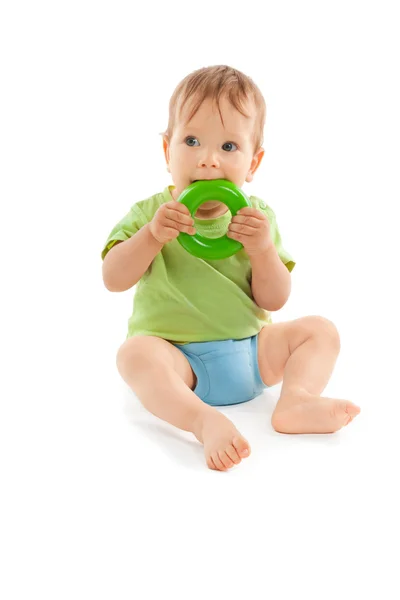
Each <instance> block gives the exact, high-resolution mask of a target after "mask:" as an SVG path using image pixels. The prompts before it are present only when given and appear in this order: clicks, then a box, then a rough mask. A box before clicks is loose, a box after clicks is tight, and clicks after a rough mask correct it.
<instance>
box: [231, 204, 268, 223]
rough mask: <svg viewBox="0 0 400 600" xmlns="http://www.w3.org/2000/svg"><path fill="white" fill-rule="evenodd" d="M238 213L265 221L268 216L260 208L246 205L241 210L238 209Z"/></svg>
mask: <svg viewBox="0 0 400 600" xmlns="http://www.w3.org/2000/svg"><path fill="white" fill-rule="evenodd" d="M236 215H238V216H242V215H243V216H249V217H255V218H256V219H259V220H261V221H264V220H265V219H266V218H267V217H266V216H265V215H264V213H262V212H261V211H260V210H258V208H253V207H252V206H245V207H244V208H241V209H240V210H238V211H237V213H236ZM236 215H235V216H236Z"/></svg>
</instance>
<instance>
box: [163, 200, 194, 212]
mask: <svg viewBox="0 0 400 600" xmlns="http://www.w3.org/2000/svg"><path fill="white" fill-rule="evenodd" d="M165 206H167V207H168V208H172V209H173V210H178V211H179V212H181V213H183V214H185V215H190V210H189V209H188V207H187V206H186V205H185V204H182V202H177V201H176V200H171V201H170V202H167V203H166V204H165Z"/></svg>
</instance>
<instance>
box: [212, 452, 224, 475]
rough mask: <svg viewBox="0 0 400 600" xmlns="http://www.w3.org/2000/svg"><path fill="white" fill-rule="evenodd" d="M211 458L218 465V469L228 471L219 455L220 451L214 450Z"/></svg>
mask: <svg viewBox="0 0 400 600" xmlns="http://www.w3.org/2000/svg"><path fill="white" fill-rule="evenodd" d="M211 458H212V460H213V463H214V465H215V466H216V468H217V470H218V471H226V467H225V465H224V464H223V463H222V462H221V459H220V458H219V456H218V452H213V453H212V454H211Z"/></svg>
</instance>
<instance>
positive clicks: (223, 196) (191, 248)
mask: <svg viewBox="0 0 400 600" xmlns="http://www.w3.org/2000/svg"><path fill="white" fill-rule="evenodd" d="M209 200H217V201H219V202H223V204H226V206H227V207H228V208H229V210H230V211H231V214H232V217H234V216H235V215H236V213H237V212H238V210H240V209H241V208H244V207H246V206H250V207H251V206H252V204H251V202H250V200H249V199H248V198H247V196H246V195H245V194H244V193H243V192H242V190H241V189H240V188H238V187H237V186H236V185H235V184H234V183H232V182H231V181H228V180H227V179H213V180H211V181H195V182H194V183H192V184H190V185H189V186H188V187H187V188H186V189H184V190H183V192H182V193H181V195H180V196H179V198H178V202H182V204H184V205H185V206H187V207H188V209H189V210H190V214H191V215H192V217H194V216H195V214H196V212H197V209H198V208H199V206H200V205H201V204H203V203H204V202H208V201H209ZM177 240H178V242H179V243H180V244H181V245H182V246H183V247H184V248H185V250H187V252H190V254H193V256H197V257H198V258H205V259H208V260H218V259H221V258H228V257H229V256H232V255H233V254H236V252H239V250H241V249H242V248H243V245H242V244H241V243H240V242H238V241H237V240H232V239H231V238H228V236H227V235H226V234H225V235H223V236H221V237H219V238H216V239H211V238H208V237H204V236H203V235H200V234H199V233H195V234H194V235H190V234H188V233H180V234H179V235H178V237H177Z"/></svg>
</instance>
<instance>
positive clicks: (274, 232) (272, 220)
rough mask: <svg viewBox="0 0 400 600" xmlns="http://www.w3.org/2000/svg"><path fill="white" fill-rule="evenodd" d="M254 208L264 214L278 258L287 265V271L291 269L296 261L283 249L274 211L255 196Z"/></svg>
mask: <svg viewBox="0 0 400 600" xmlns="http://www.w3.org/2000/svg"><path fill="white" fill-rule="evenodd" d="M255 206H256V208H258V210H260V211H261V212H262V213H263V214H264V215H266V217H267V219H268V221H269V225H270V232H271V237H272V241H273V242H274V245H275V248H276V250H277V252H278V255H279V258H280V259H281V261H282V262H283V264H284V265H285V266H286V267H287V269H288V271H289V272H291V271H293V269H294V267H295V265H296V263H295V261H294V260H293V258H292V256H291V255H290V254H289V252H287V250H285V248H284V247H283V243H282V237H281V234H280V231H279V228H278V224H277V222H276V216H275V213H274V211H273V210H272V208H271V207H270V206H267V205H266V204H265V203H264V202H263V201H262V200H260V199H259V198H256V204H255Z"/></svg>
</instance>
